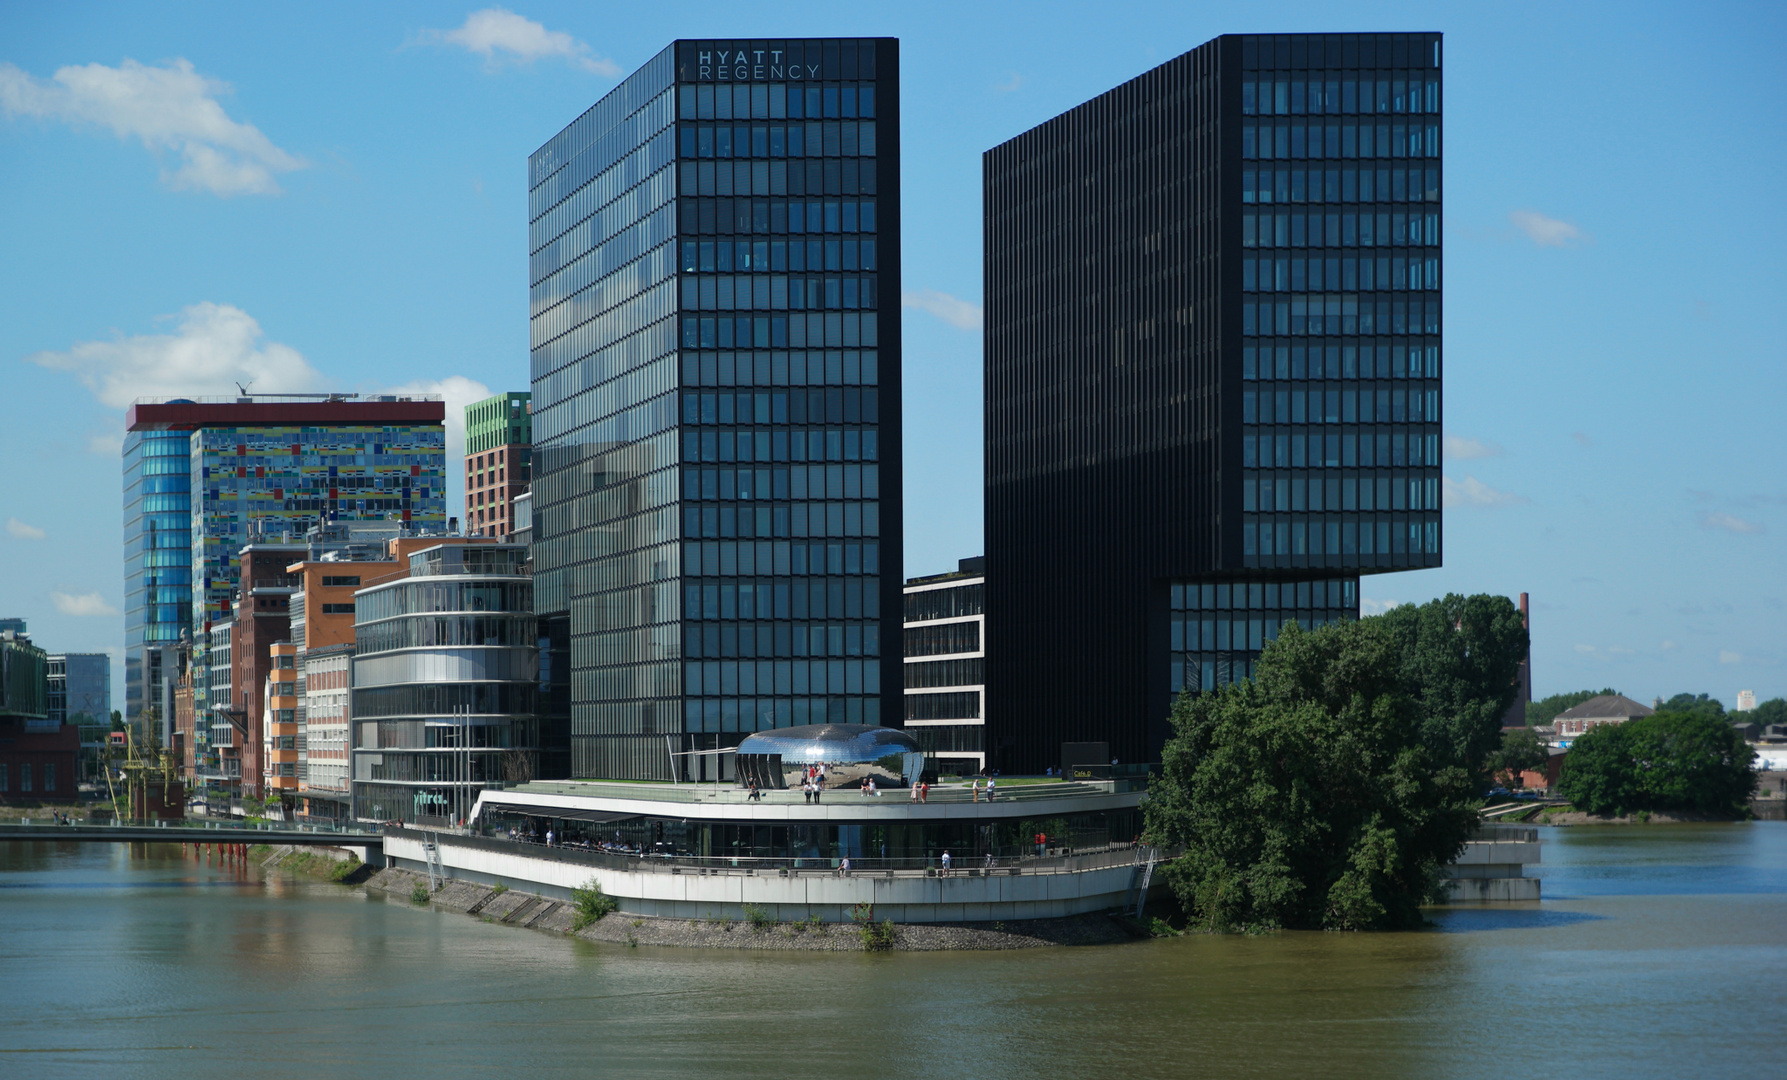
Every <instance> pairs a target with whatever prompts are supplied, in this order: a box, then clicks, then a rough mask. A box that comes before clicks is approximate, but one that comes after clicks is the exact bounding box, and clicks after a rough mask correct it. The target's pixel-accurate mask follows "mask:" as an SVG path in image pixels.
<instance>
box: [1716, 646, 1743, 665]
mask: <svg viewBox="0 0 1787 1080" xmlns="http://www.w3.org/2000/svg"><path fill="white" fill-rule="evenodd" d="M1743 662H1744V656H1743V654H1742V653H1734V652H1732V651H1731V650H1730V649H1720V650H1719V663H1721V664H1741V663H1743Z"/></svg>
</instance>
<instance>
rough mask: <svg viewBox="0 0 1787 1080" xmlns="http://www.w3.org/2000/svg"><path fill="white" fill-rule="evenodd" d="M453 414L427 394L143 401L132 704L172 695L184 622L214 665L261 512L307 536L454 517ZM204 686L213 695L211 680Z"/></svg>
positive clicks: (127, 517)
mask: <svg viewBox="0 0 1787 1080" xmlns="http://www.w3.org/2000/svg"><path fill="white" fill-rule="evenodd" d="M445 415H446V406H445V405H443V404H442V403H441V402H440V400H439V399H438V398H429V397H424V396H419V395H418V396H404V397H397V396H385V397H375V398H368V399H360V400H356V399H354V395H343V394H334V395H327V394H318V395H282V396H280V397H278V398H266V397H263V398H258V399H257V398H243V399H238V400H231V401H205V402H196V401H190V400H174V401H167V402H139V403H138V404H136V405H133V406H131V408H130V413H129V417H128V420H127V423H126V428H127V433H126V435H125V441H124V561H125V570H124V577H125V589H124V596H125V661H124V665H125V666H124V679H125V703H126V712H127V715H128V718H129V719H131V720H135V719H136V718H137V716H138V715H139V714H140V712H141V710H142V709H143V708H145V707H148V706H156V707H163V706H162V702H163V700H164V698H165V693H166V691H165V683H166V679H165V678H164V676H163V674H162V671H163V667H164V661H163V658H162V657H163V653H162V649H163V648H164V647H166V646H171V645H174V644H176V643H178V642H179V640H180V638H181V636H182V634H188V635H190V636H191V637H192V638H193V639H194V643H193V656H194V663H195V664H198V665H200V666H203V664H204V655H205V652H206V649H207V647H208V645H209V641H210V633H209V631H210V627H211V624H213V623H214V622H221V621H225V620H228V619H230V618H231V617H232V612H231V608H230V604H231V598H232V596H233V594H234V593H235V590H236V588H237V586H238V584H239V578H240V573H239V570H240V568H239V565H238V563H239V561H240V560H239V558H238V553H239V552H240V551H241V549H242V546H243V545H244V544H247V543H248V542H249V539H250V537H249V532H250V522H252V521H270V522H274V523H276V524H275V530H276V531H277V530H278V529H279V528H281V527H284V528H288V529H289V531H290V532H292V533H294V534H296V535H299V536H301V535H302V534H303V532H304V530H305V529H306V528H307V527H308V526H309V525H311V524H314V523H315V522H317V521H319V520H322V519H323V518H325V517H327V518H332V519H336V520H342V521H356V520H358V521H386V520H393V521H395V520H401V521H405V522H413V523H415V524H418V525H422V524H429V525H442V524H445V522H446V492H445V485H446V429H445V427H444V426H443V419H444V417H445ZM263 528H265V526H263ZM171 660H172V657H171V655H170V656H169V658H168V661H167V662H168V663H171ZM170 671H171V669H170ZM194 696H195V699H196V702H195V703H196V706H197V707H198V708H199V709H201V710H202V709H204V708H205V703H206V700H207V698H208V697H209V684H208V680H204V681H200V683H199V684H198V685H196V686H195V689H194ZM166 719H167V717H166V715H165V714H164V722H165V721H166Z"/></svg>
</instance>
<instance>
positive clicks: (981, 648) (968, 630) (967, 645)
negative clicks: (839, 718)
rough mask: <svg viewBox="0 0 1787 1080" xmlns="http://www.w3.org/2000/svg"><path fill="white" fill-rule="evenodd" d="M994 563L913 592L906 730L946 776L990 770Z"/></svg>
mask: <svg viewBox="0 0 1787 1080" xmlns="http://www.w3.org/2000/svg"><path fill="white" fill-rule="evenodd" d="M986 584H987V576H986V559H985V557H984V556H978V557H975V558H972V559H963V560H961V562H960V563H959V564H958V566H957V569H956V571H955V572H954V573H949V574H936V575H933V576H930V577H917V578H910V579H908V580H907V582H906V588H905V594H906V595H905V628H904V631H903V645H904V650H905V691H906V694H905V703H906V709H905V727H906V732H907V734H909V735H911V736H912V737H913V738H915V739H917V740H918V745H919V746H920V747H921V748H922V749H923V750H924V752H925V754H926V755H927V756H928V757H930V758H931V759H932V761H933V762H934V763H935V764H936V767H937V769H938V771H939V772H962V773H974V772H979V771H980V770H981V769H983V768H985V767H986V764H987V746H986V722H987V688H986V655H987V654H986V621H987V619H986Z"/></svg>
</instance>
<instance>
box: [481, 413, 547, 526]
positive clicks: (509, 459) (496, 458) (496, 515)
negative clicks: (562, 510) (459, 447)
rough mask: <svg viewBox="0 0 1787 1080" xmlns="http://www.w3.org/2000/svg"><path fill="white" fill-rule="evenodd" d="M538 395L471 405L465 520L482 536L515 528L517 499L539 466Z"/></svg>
mask: <svg viewBox="0 0 1787 1080" xmlns="http://www.w3.org/2000/svg"><path fill="white" fill-rule="evenodd" d="M533 396H534V395H533V394H532V393H530V392H527V391H520V392H511V393H507V394H498V395H496V396H495V397H489V398H485V399H484V400H483V401H480V402H477V403H475V404H472V405H467V406H466V407H465V524H466V531H467V532H471V533H477V534H478V535H481V536H495V537H504V536H507V535H509V534H510V533H513V532H514V531H515V527H516V526H515V500H516V498H517V497H519V496H520V495H521V494H522V493H523V492H525V491H526V490H527V485H528V480H529V477H530V474H531V471H532V466H533V453H534V449H533V447H534V424H533Z"/></svg>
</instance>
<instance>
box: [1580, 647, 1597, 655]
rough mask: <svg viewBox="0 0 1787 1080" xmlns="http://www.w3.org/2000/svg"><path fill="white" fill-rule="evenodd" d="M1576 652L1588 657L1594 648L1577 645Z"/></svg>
mask: <svg viewBox="0 0 1787 1080" xmlns="http://www.w3.org/2000/svg"><path fill="white" fill-rule="evenodd" d="M1576 651H1577V652H1579V653H1581V654H1582V655H1584V656H1588V655H1590V654H1591V653H1593V652H1594V651H1595V647H1594V646H1593V645H1578V646H1576Z"/></svg>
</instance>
